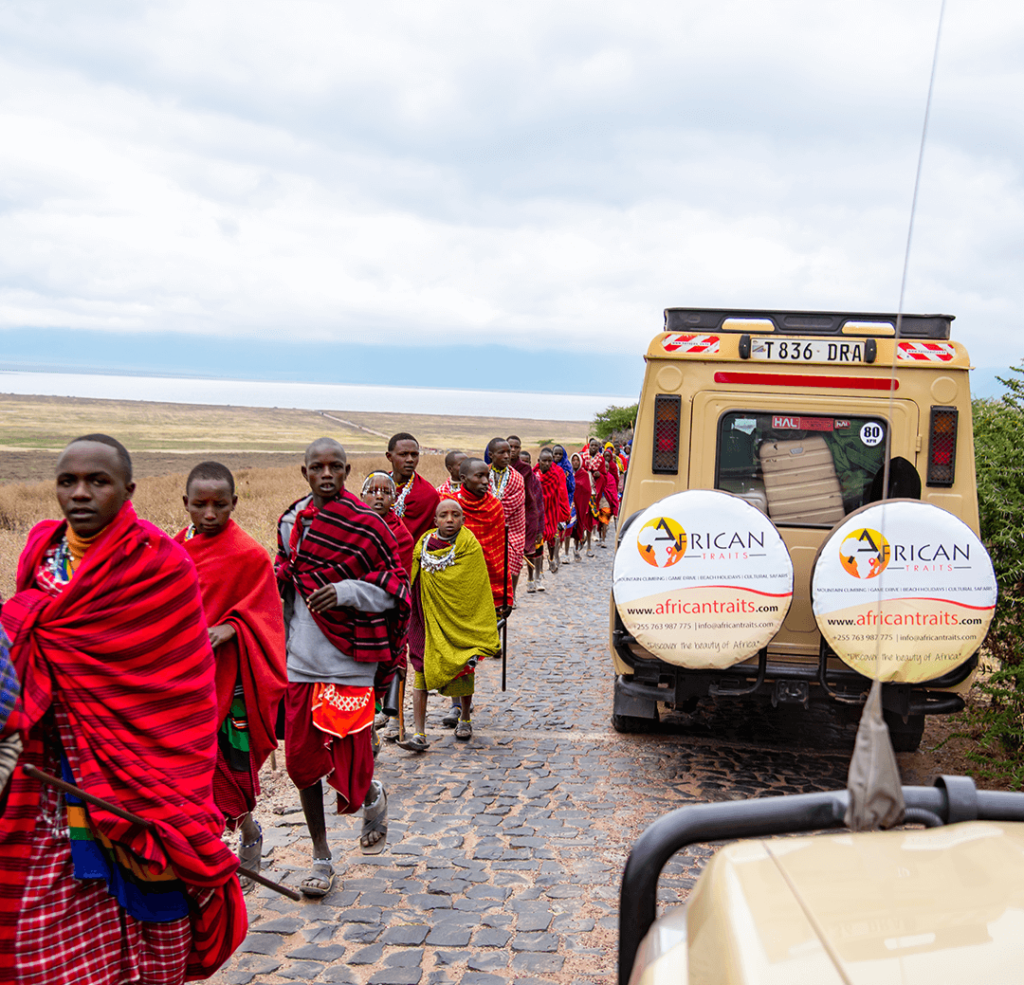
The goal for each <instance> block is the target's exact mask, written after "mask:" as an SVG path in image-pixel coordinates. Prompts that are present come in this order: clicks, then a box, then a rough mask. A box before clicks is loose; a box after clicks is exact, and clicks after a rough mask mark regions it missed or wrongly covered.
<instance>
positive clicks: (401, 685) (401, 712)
mask: <svg viewBox="0 0 1024 985" xmlns="http://www.w3.org/2000/svg"><path fill="white" fill-rule="evenodd" d="M396 673H397V671H396ZM398 741H399V742H405V674H403V675H402V676H401V677H400V678H399V681H398Z"/></svg>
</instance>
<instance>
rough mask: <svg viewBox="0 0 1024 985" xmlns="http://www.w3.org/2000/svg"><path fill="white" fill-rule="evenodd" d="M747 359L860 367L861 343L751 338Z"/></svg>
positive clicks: (862, 356)
mask: <svg viewBox="0 0 1024 985" xmlns="http://www.w3.org/2000/svg"><path fill="white" fill-rule="evenodd" d="M750 358H751V359H762V360H764V361H765V362H772V363H862V362H864V343H863V341H850V342H846V341H843V342H827V341H825V340H822V339H764V338H755V339H751V340H750Z"/></svg>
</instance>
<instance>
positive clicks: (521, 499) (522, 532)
mask: <svg viewBox="0 0 1024 985" xmlns="http://www.w3.org/2000/svg"><path fill="white" fill-rule="evenodd" d="M494 490H495V482H494V470H493V469H491V492H494ZM501 505H502V508H503V509H504V510H505V524H506V526H507V527H508V573H509V577H510V578H514V577H515V576H516V575H518V574H519V572H520V571H521V570H522V567H523V551H524V548H525V546H526V484H525V483H524V482H523V477H522V476H521V475H520V474H519V473H518V472H517V471H516V470H515V469H513V468H510V469H509V470H508V483H507V484H506V485H505V487H504V490H503V495H502V496H501ZM502 550H504V547H503V548H502Z"/></svg>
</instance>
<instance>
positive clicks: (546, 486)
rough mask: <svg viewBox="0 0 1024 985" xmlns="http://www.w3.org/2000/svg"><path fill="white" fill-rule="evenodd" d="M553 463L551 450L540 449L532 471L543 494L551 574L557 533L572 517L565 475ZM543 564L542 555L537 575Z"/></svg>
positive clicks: (558, 545)
mask: <svg viewBox="0 0 1024 985" xmlns="http://www.w3.org/2000/svg"><path fill="white" fill-rule="evenodd" d="M554 463H555V456H554V454H553V452H552V451H551V449H550V448H541V450H540V454H539V455H538V456H537V466H536V468H535V469H534V473H535V474H536V476H537V479H538V480H539V481H540V485H541V490H542V491H543V494H544V543H545V544H547V545H548V556H549V560H550V564H549V567H550V568H551V573H552V574H554V573H555V572H556V571H557V570H558V553H559V549H560V546H561V544H560V541H561V537H560V533H559V531H561V530H564V529H565V525H566V524H567V523H568V522H569V517H570V516H571V515H572V512H571V510H570V509H569V491H568V489H567V488H566V485H565V473H564V472H563V471H562V470H561V469H560V468H559V467H558V466H557V465H555V464H554ZM543 563H544V556H543V554H542V555H541V561H540V567H539V568H538V574H540V573H541V572H542V571H543Z"/></svg>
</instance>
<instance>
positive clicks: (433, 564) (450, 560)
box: [420, 538, 455, 574]
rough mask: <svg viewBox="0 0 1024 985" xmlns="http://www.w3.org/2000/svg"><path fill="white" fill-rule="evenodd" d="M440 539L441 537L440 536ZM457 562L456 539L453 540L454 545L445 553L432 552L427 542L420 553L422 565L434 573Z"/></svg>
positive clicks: (427, 570)
mask: <svg viewBox="0 0 1024 985" xmlns="http://www.w3.org/2000/svg"><path fill="white" fill-rule="evenodd" d="M438 539H440V538H438ZM454 563H455V541H454V540H453V541H452V546H451V547H449V548H448V550H447V551H445V552H444V553H443V554H431V553H430V552H429V551H428V550H427V548H426V544H424V546H423V550H422V552H421V553H420V567H421V568H422V569H423V570H424V571H425V572H429V573H430V574H433V573H435V572H437V571H444V569H445V568H450V567H451V566H452V565H453V564H454Z"/></svg>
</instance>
